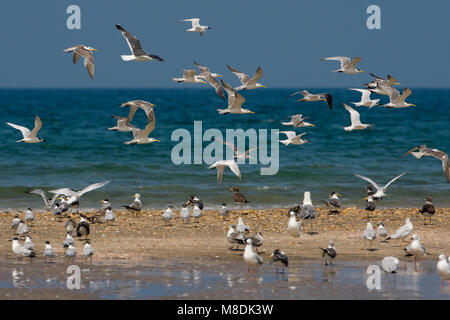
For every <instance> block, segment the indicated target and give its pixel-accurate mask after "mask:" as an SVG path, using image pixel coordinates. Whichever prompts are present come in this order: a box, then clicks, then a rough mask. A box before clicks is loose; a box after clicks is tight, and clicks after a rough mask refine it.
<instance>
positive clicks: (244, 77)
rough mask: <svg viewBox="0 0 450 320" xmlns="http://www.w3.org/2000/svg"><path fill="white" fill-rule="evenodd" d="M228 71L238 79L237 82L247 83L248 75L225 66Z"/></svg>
mask: <svg viewBox="0 0 450 320" xmlns="http://www.w3.org/2000/svg"><path fill="white" fill-rule="evenodd" d="M227 67H228V69H229V70H230V71H231V72H233V73H234V74H235V75H236V77H238V79H239V81H241V83H242V84H246V83H247V82H248V79H249V77H248V74H246V73H243V72H240V71H239V70H237V69H235V68H233V67H232V66H230V65H228V64H227ZM261 76H262V71H261Z"/></svg>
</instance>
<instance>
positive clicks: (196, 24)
mask: <svg viewBox="0 0 450 320" xmlns="http://www.w3.org/2000/svg"><path fill="white" fill-rule="evenodd" d="M178 21H179V22H190V23H191V24H192V27H191V28H190V29H187V30H184V31H185V32H200V37H201V36H202V35H204V34H205V32H206V30H208V29H212V28H211V27H209V26H201V25H200V18H191V19H183V20H178Z"/></svg>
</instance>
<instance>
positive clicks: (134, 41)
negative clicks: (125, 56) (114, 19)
mask: <svg viewBox="0 0 450 320" xmlns="http://www.w3.org/2000/svg"><path fill="white" fill-rule="evenodd" d="M116 28H117V30H120V31H121V32H122V35H123V36H124V38H125V40H127V43H128V46H129V47H130V50H131V52H132V53H133V54H134V55H135V56H139V55H146V54H147V53H146V52H145V51H144V49H142V46H141V42H140V41H139V39H138V38H136V37H135V36H134V35H132V34H131V33H129V32H128V31H126V30H125V29H124V28H122V26H121V25H120V24H116Z"/></svg>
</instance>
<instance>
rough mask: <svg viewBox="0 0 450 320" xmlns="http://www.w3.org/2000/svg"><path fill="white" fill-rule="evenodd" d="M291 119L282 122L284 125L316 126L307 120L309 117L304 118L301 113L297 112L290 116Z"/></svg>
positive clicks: (298, 126)
mask: <svg viewBox="0 0 450 320" xmlns="http://www.w3.org/2000/svg"><path fill="white" fill-rule="evenodd" d="M289 118H290V119H291V121H289V122H281V124H282V125H283V126H293V127H294V128H303V127H315V125H313V124H312V123H309V122H306V121H305V120H306V119H309V117H306V118H303V115H301V114H295V115H293V116H289Z"/></svg>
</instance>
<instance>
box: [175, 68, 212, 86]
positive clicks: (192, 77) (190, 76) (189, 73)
mask: <svg viewBox="0 0 450 320" xmlns="http://www.w3.org/2000/svg"><path fill="white" fill-rule="evenodd" d="M199 76H200V75H198V74H197V71H195V70H192V69H188V70H184V71H183V78H172V80H173V81H175V82H178V83H180V82H186V83H206V82H205V81H204V80H203V79H201V78H199Z"/></svg>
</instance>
